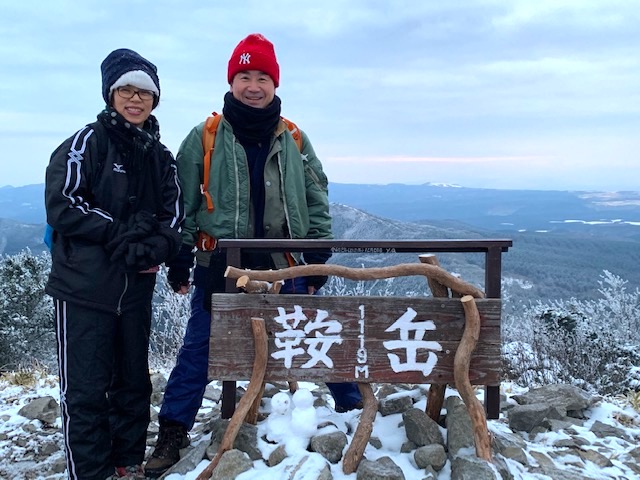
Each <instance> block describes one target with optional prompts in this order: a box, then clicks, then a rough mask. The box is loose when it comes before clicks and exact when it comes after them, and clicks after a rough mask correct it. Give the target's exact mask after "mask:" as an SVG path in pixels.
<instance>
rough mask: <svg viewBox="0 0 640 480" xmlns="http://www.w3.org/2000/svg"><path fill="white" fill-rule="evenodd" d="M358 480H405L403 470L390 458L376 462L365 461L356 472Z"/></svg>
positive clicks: (382, 458) (383, 458)
mask: <svg viewBox="0 0 640 480" xmlns="http://www.w3.org/2000/svg"><path fill="white" fill-rule="evenodd" d="M356 480H405V476H404V473H402V469H401V468H400V467H399V466H398V465H396V464H395V463H394V461H393V460H391V459H390V458H389V457H381V458H379V459H377V460H375V461H370V460H367V459H363V460H362V461H361V462H360V465H359V466H358V470H356Z"/></svg>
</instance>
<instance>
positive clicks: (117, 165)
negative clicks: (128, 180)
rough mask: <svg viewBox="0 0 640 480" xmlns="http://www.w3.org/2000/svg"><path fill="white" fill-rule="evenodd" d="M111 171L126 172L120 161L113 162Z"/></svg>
mask: <svg viewBox="0 0 640 480" xmlns="http://www.w3.org/2000/svg"><path fill="white" fill-rule="evenodd" d="M113 171H114V172H116V173H127V171H126V170H125V169H124V168H122V164H120V163H114V164H113Z"/></svg>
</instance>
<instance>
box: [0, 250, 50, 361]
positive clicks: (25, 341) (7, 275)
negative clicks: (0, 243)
mask: <svg viewBox="0 0 640 480" xmlns="http://www.w3.org/2000/svg"><path fill="white" fill-rule="evenodd" d="M50 268H51V257H50V256H49V254H48V253H42V254H40V255H34V254H33V253H32V252H31V251H30V250H29V249H26V250H23V251H22V252H20V253H18V254H16V255H11V256H2V257H0V286H1V288H0V292H1V293H0V366H2V367H3V368H17V367H19V366H21V365H23V364H25V363H29V362H32V361H34V360H35V361H38V362H42V363H44V364H46V365H50V364H51V363H52V361H53V359H54V355H55V349H54V346H55V331H54V327H53V306H52V301H51V298H50V297H49V296H48V295H46V294H45V293H44V287H45V284H46V282H47V278H48V276H49V271H50Z"/></svg>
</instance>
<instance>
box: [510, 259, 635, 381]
mask: <svg viewBox="0 0 640 480" xmlns="http://www.w3.org/2000/svg"><path fill="white" fill-rule="evenodd" d="M598 284H599V286H600V288H599V292H600V294H601V295H602V298H599V299H596V300H587V301H582V300H577V299H575V298H572V299H569V300H554V301H551V302H543V301H538V302H536V303H534V304H532V305H530V306H529V307H528V308H525V309H524V310H522V311H520V312H517V313H516V312H514V313H510V314H508V315H505V321H504V328H503V338H504V341H503V344H504V359H505V370H506V374H507V376H508V377H509V378H512V379H515V380H517V381H518V382H519V383H522V384H524V385H529V386H530V385H536V384H548V383H557V382H567V383H572V384H575V385H579V386H581V387H583V388H585V389H588V390H593V391H597V392H599V393H602V394H615V393H623V392H626V391H628V390H632V389H638V388H640V369H638V368H637V367H638V365H640V290H638V289H636V290H635V291H632V292H629V291H627V287H626V285H627V282H626V281H625V280H623V279H621V278H620V277H618V276H616V275H614V274H612V273H611V272H609V271H606V270H605V271H604V273H603V275H601V280H600V281H599V282H598Z"/></svg>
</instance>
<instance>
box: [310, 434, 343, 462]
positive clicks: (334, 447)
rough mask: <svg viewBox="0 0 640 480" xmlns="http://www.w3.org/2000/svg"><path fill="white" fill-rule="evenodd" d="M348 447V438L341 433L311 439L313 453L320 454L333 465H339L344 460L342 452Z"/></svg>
mask: <svg viewBox="0 0 640 480" xmlns="http://www.w3.org/2000/svg"><path fill="white" fill-rule="evenodd" d="M346 446H347V436H346V435H345V434H344V433H343V432H340V431H337V432H331V433H326V434H323V435H316V436H315V437H312V438H311V451H312V452H317V453H319V454H320V455H322V456H323V457H324V458H326V459H327V460H328V461H329V462H331V463H338V462H339V461H340V460H341V459H342V452H343V451H344V447H346Z"/></svg>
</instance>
